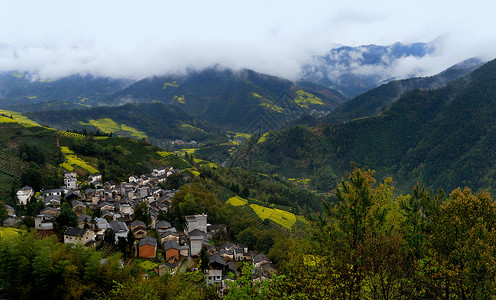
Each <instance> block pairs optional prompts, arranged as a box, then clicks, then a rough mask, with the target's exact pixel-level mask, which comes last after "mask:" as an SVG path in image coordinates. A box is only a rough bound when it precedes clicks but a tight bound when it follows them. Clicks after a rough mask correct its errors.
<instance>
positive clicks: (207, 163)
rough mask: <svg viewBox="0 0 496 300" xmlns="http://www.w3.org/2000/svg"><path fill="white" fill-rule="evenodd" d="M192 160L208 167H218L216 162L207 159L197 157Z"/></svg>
mask: <svg viewBox="0 0 496 300" xmlns="http://www.w3.org/2000/svg"><path fill="white" fill-rule="evenodd" d="M193 161H194V162H195V163H197V164H200V165H202V166H208V167H209V168H218V167H219V166H218V165H217V164H216V163H213V162H209V161H206V160H203V159H199V158H193Z"/></svg>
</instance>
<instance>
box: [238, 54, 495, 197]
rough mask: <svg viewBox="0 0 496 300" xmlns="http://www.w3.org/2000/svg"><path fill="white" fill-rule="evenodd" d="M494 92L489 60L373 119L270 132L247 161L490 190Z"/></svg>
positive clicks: (404, 98) (412, 94)
mask: <svg viewBox="0 0 496 300" xmlns="http://www.w3.org/2000/svg"><path fill="white" fill-rule="evenodd" d="M495 91H496V61H492V62H490V63H488V64H486V65H484V66H483V67H481V68H479V69H477V70H476V71H474V72H473V73H471V74H469V75H467V76H466V77H463V78H461V79H459V80H456V81H454V82H452V83H450V84H449V85H448V86H446V87H444V88H441V89H437V90H430V91H421V90H413V91H411V92H408V93H406V94H404V95H403V96H402V97H401V98H400V99H399V100H398V101H397V102H395V103H394V104H393V105H391V107H390V108H388V109H386V110H385V111H384V112H383V113H382V114H380V115H378V116H375V117H369V118H362V119H359V120H355V121H351V122H348V123H343V124H336V125H330V126H329V125H326V124H321V125H318V126H316V127H314V128H307V127H294V128H289V129H286V130H283V131H280V132H273V133H272V134H270V135H269V136H268V137H264V139H263V142H259V143H256V144H254V145H255V146H254V147H253V153H254V155H253V157H254V158H253V161H254V162H256V163H257V164H258V165H259V166H262V167H265V168H270V167H272V168H273V170H274V171H275V172H277V171H278V170H281V169H283V168H285V169H286V170H288V169H289V170H290V171H291V170H292V172H293V174H295V173H298V172H300V171H301V168H303V171H305V170H304V169H305V168H307V173H310V174H312V173H313V174H315V173H316V172H318V169H317V168H322V167H323V166H326V168H327V172H328V173H330V174H332V173H336V174H339V173H340V171H341V170H343V169H344V168H346V166H348V165H349V162H350V161H355V162H358V163H360V164H363V165H367V166H369V167H372V168H375V169H377V170H378V173H379V174H382V175H384V174H394V175H395V176H394V177H395V178H401V179H403V181H404V182H409V185H410V186H411V185H412V184H413V183H414V182H415V181H417V180H418V181H421V182H425V183H426V184H428V185H433V186H439V185H441V186H443V187H445V188H447V189H452V188H455V187H457V186H465V185H468V186H471V187H472V188H474V189H480V188H492V189H494V188H495V187H496V186H495V185H494V181H493V180H492V174H493V170H494V169H495V168H496V160H494V157H495V156H494V155H493V153H494V142H495V141H496V139H495V138H494V128H495V127H496V123H495V117H496V93H495ZM245 151H246V150H245ZM257 155H258V156H257ZM257 157H258V158H257ZM319 166H320V167H319ZM298 168H300V169H298ZM293 176H295V175H293ZM400 181H401V180H400Z"/></svg>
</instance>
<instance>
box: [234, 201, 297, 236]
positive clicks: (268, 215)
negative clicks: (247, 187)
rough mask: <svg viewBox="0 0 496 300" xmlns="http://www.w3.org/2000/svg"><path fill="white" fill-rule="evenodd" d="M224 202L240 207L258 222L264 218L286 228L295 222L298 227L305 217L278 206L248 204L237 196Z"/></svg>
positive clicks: (289, 227)
mask: <svg viewBox="0 0 496 300" xmlns="http://www.w3.org/2000/svg"><path fill="white" fill-rule="evenodd" d="M226 203H228V204H230V205H232V206H238V207H240V208H242V209H243V210H244V211H245V212H246V213H247V214H248V215H250V216H252V217H253V219H255V220H258V223H262V222H263V221H265V220H270V221H272V222H274V223H275V224H277V225H280V226H282V227H284V228H287V229H291V228H292V227H293V226H294V225H295V224H297V225H298V227H301V226H302V225H304V224H305V218H304V217H302V216H296V215H295V214H293V213H291V212H289V211H285V210H282V209H278V208H269V207H265V206H261V205H258V204H248V200H246V199H243V198H241V197H239V196H235V197H232V198H229V199H228V200H227V201H226ZM259 225H260V224H259ZM275 229H277V228H275Z"/></svg>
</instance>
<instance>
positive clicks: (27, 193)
mask: <svg viewBox="0 0 496 300" xmlns="http://www.w3.org/2000/svg"><path fill="white" fill-rule="evenodd" d="M33 194H34V191H33V188H32V187H30V186H25V187H23V188H22V189H20V190H18V191H17V199H18V200H19V204H22V205H26V204H28V200H29V198H31V196H33Z"/></svg>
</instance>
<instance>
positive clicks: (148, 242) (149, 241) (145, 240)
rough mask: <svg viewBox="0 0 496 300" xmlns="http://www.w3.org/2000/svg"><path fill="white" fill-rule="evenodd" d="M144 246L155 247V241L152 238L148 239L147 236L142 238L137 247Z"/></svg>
mask: <svg viewBox="0 0 496 300" xmlns="http://www.w3.org/2000/svg"><path fill="white" fill-rule="evenodd" d="M144 245H151V246H153V247H157V239H156V238H153V237H149V236H147V237H145V238H142V239H141V240H140V242H139V245H138V247H141V246H144Z"/></svg>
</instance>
